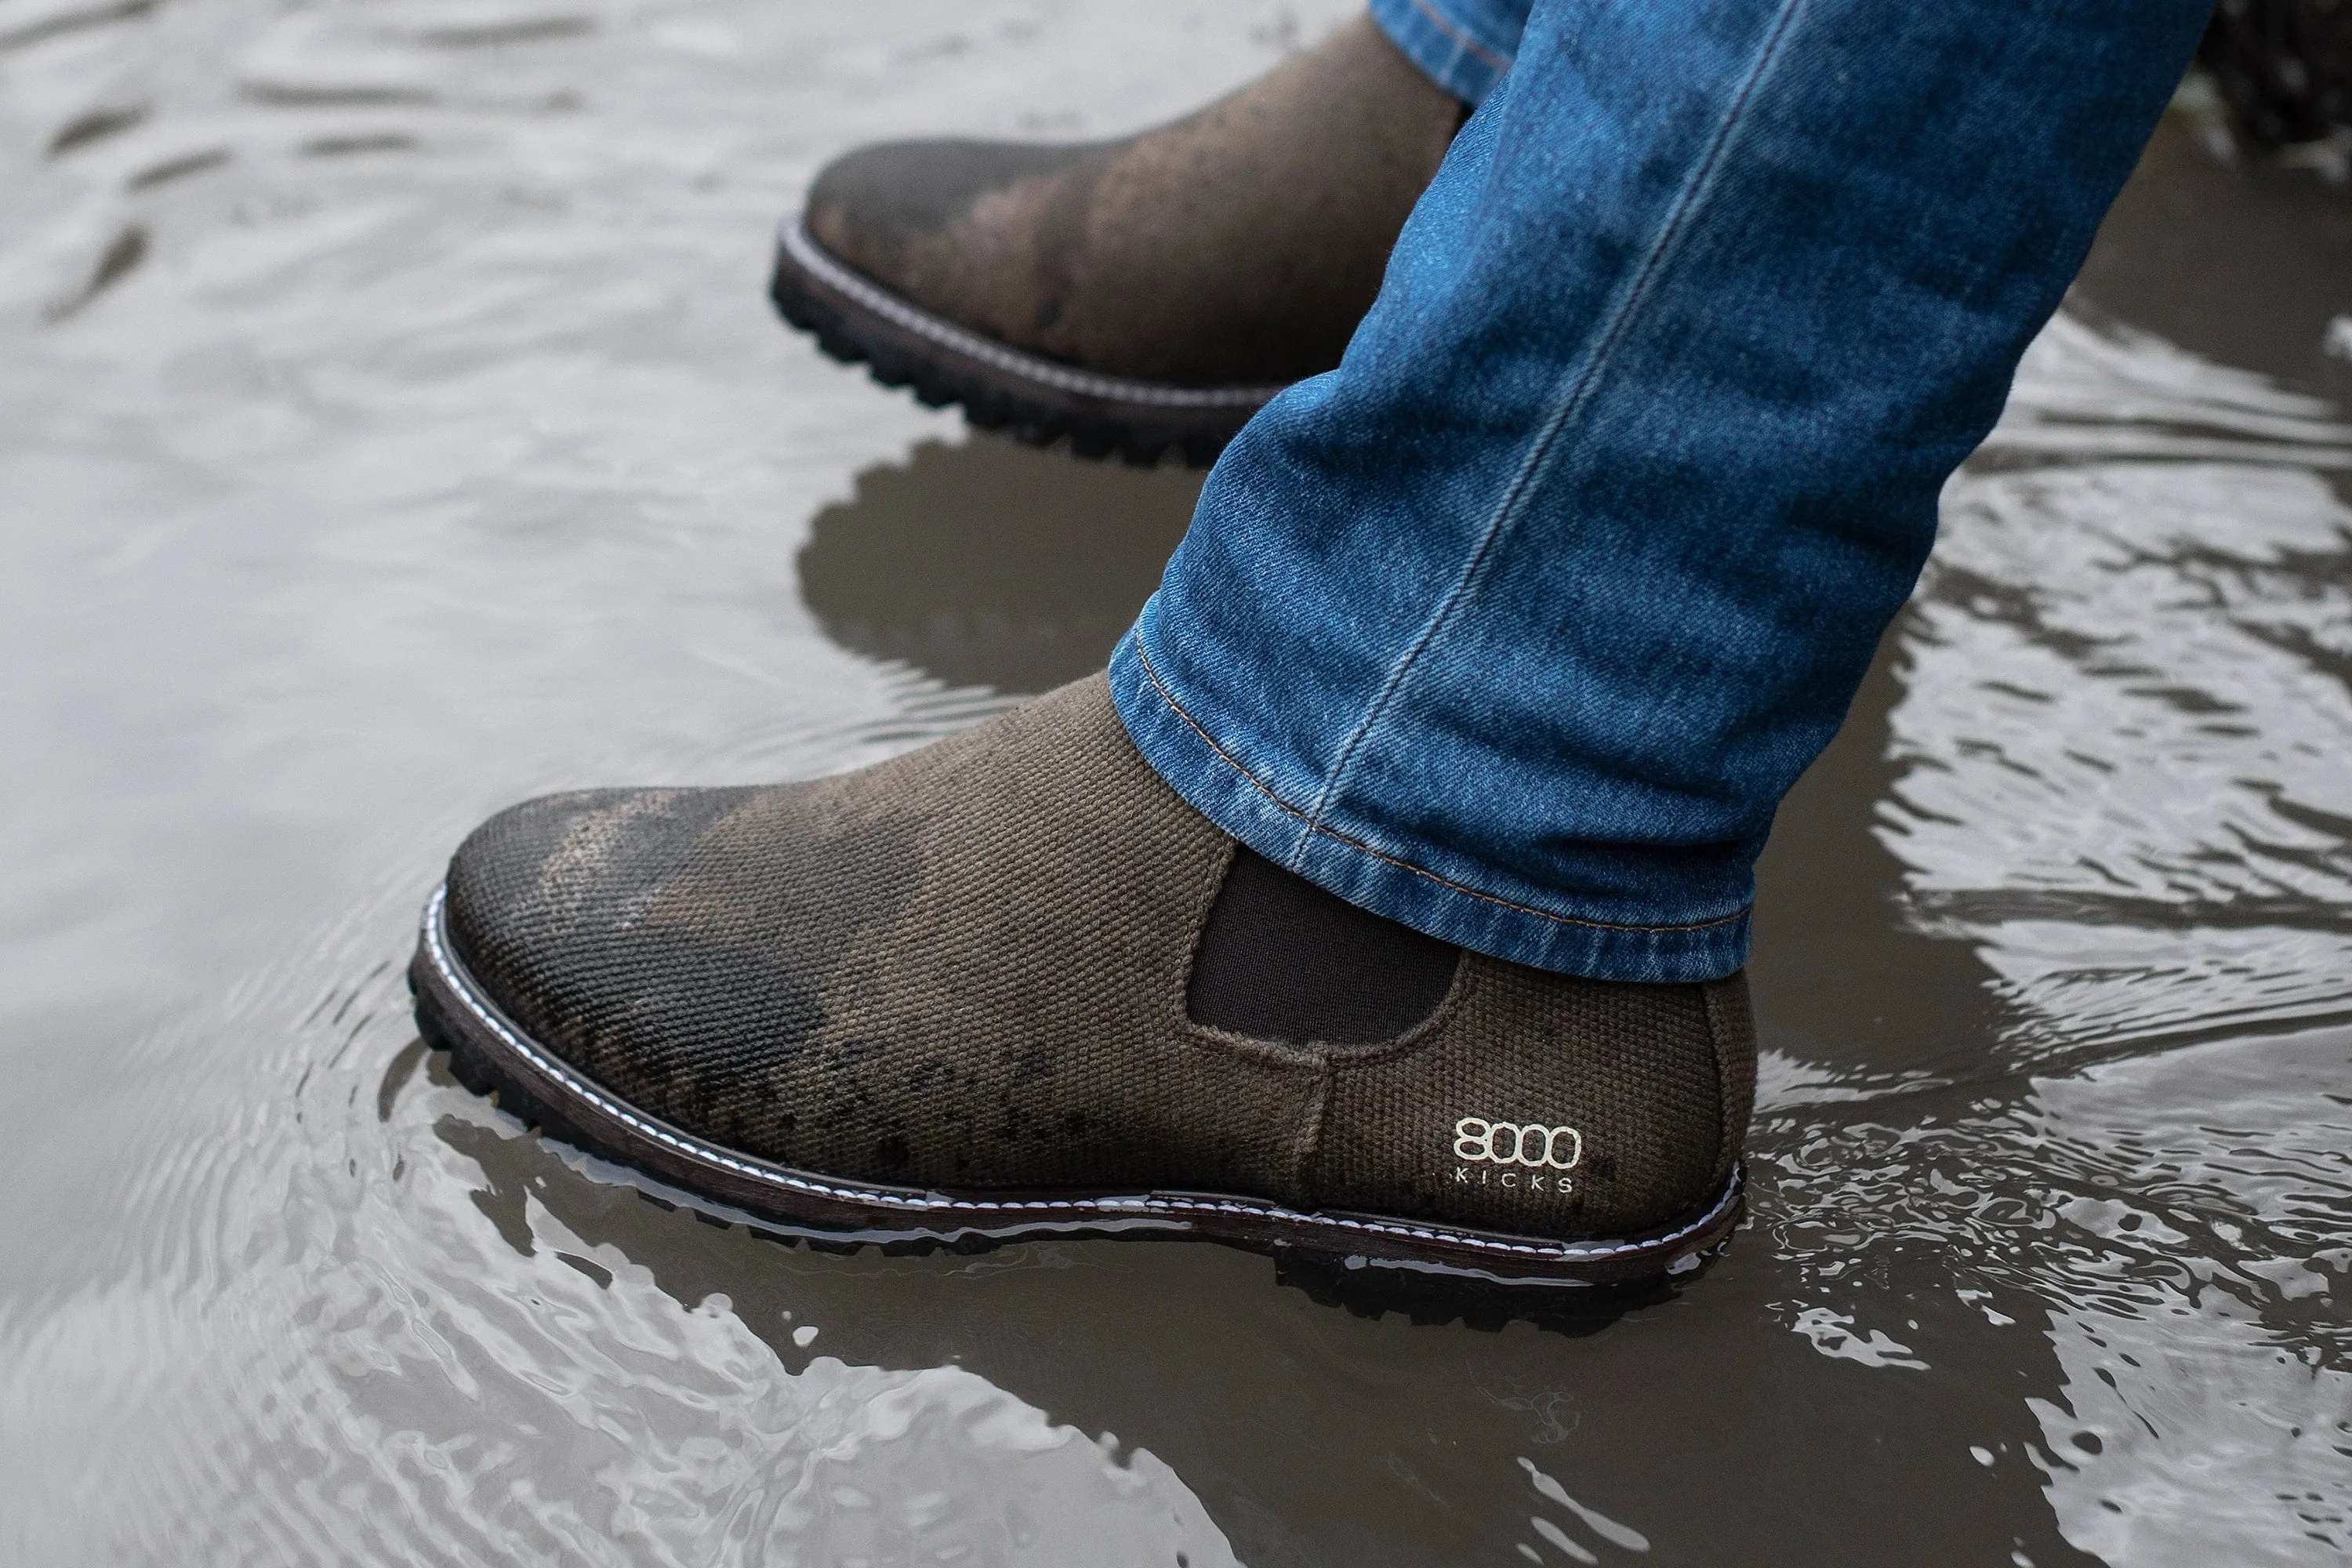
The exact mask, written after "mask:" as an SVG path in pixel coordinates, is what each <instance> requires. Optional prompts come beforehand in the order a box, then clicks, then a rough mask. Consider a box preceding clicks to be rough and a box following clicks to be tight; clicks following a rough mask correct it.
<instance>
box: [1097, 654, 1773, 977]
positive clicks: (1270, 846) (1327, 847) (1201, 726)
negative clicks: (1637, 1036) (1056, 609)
mask: <svg viewBox="0 0 2352 1568" xmlns="http://www.w3.org/2000/svg"><path fill="white" fill-rule="evenodd" d="M1149 618H1150V615H1149V612H1148V611H1147V612H1146V620H1147V622H1148V621H1149ZM1140 629H1141V628H1139V630H1138V631H1131V632H1129V634H1128V635H1127V636H1126V637H1124V638H1122V639H1121V640H1120V642H1119V645H1118V649H1117V650H1116V651H1114V652H1113V653H1112V655H1111V660H1110V689H1111V700H1112V702H1113V703H1114V704H1115V705H1116V706H1117V707H1118V716H1119V720H1120V721H1121V722H1122V723H1123V724H1125V725H1126V726H1127V732H1128V735H1129V739H1131V740H1133V741H1134V742H1135V746H1136V749H1137V750H1138V751H1139V752H1142V753H1143V759H1144V761H1145V762H1147V763H1150V764H1151V767H1152V769H1153V771H1154V772H1156V773H1159V774H1160V777H1161V778H1162V779H1165V780H1166V781H1167V782H1168V785H1169V787H1170V788H1171V789H1173V790H1174V791H1175V792H1176V793H1177V794H1178V795H1181V796H1182V797H1183V798H1184V801H1185V803H1186V804H1187V805H1190V806H1192V809H1193V810H1195V811H1197V812H1199V813H1200V814H1201V815H1202V816H1205V817H1207V818H1208V819H1209V820H1210V821H1211V822H1213V823H1215V824H1216V825H1217V826H1219V827H1220V828H1222V829H1223V830H1224V831H1225V832H1226V833H1228V834H1230V835H1232V836H1233V837H1234V838H1237V839H1239V840H1240V841H1241V842H1242V843H1244V844H1246V845H1248V846H1249V847H1251V848H1252V849H1255V850H1256V851H1257V852H1258V853H1259V854H1260V855H1263V856H1265V858H1267V859H1269V860H1271V861H1273V862H1274V863H1275V864H1276V865H1277V866H1286V867H1288V868H1290V869H1292V870H1293V871H1296V872H1297V873H1298V875H1300V876H1301V877H1304V878H1306V879H1307V880H1308V881H1310V882H1312V883H1314V884H1315V885H1316V886H1318V887H1319V888H1321V889H1324V890H1325V891H1327V892H1330V893H1334V894H1336V895H1338V896H1339V897H1340V898H1342V899H1345V900H1348V901H1349V903H1351V904H1355V905H1357V906H1359V907H1360V908H1362V909H1368V910H1371V911H1372V912H1373V913H1375V914H1381V915H1386V916H1387V917H1388V918H1389V919H1391V920H1392V921H1397V922H1398V923H1400V924H1402V925H1408V926H1411V927H1412V928H1413V929H1414V930H1415V931H1423V932H1425V933H1427V934H1428V935H1431V936H1433V937H1438V938H1440V939H1442V940H1444V941H1446V942H1453V943H1454V944H1455V945H1457V946H1460V947H1466V948H1468V949H1470V950H1471V951H1472V952H1483V953H1485V954H1486V955H1487V956H1488V957H1490V958H1501V959H1507V960H1509V961H1510V962H1512V963H1524V964H1527V965H1528V966H1529V967H1531V968H1536V969H1548V970H1551V971H1554V972H1556V973H1562V974H1580V975H1583V976H1585V977H1586V978H1588V979H1592V980H1623V981H1640V982H1646V983H1651V984H1683V983H1688V982H1693V981H1702V980H1720V979H1722V978H1723V977H1724V976H1725V975H1727V974H1729V973H1733V972H1734V971H1735V970H1737V969H1738V968H1739V966H1740V965H1741V964H1743V963H1746V962H1747V960H1748V910H1740V911H1738V913H1737V914H1734V915H1730V916H1727V917H1726V918H1725V919H1722V920H1719V921H1709V922H1706V923H1705V924H1699V925H1658V926H1646V925H1640V924H1633V923H1627V924H1617V923H1613V922H1605V921H1582V920H1577V919H1573V918H1571V917H1569V916H1567V915H1563V914H1557V913H1552V912H1549V911H1546V910H1538V909H1535V908H1532V907H1530V906H1528V905H1527V904H1523V903H1519V902H1516V901H1513V900H1508V899H1505V898H1500V897H1497V896H1496V895H1494V894H1492V893H1487V892H1482V891H1480V890H1479V889H1475V888H1470V887H1466V886H1465V885H1463V884H1461V883H1458V882H1454V881H1452V880H1449V879H1445V878H1443V877H1440V876H1438V875H1437V874H1436V873H1434V872H1432V871H1428V870H1424V869H1423V868H1420V867H1417V866H1415V865H1413V864H1412V863H1411V861H1410V860H1409V859H1407V858H1404V857H1402V856H1398V855H1392V854H1389V853H1386V852H1384V851H1383V850H1381V849H1380V848H1376V847H1372V846H1370V845H1368V844H1363V843H1359V842H1357V841H1355V840H1353V839H1350V838H1347V837H1341V836H1339V835H1338V834H1336V833H1333V832H1332V831H1330V830H1329V829H1328V828H1323V827H1313V828H1310V827H1309V826H1307V817H1306V814H1305V812H1303V811H1301V810H1300V809H1298V808H1297V806H1296V805H1292V804H1290V803H1287V802H1285V801H1283V800H1282V799H1280V798H1279V797H1278V796H1276V795H1275V793H1274V792H1273V791H1272V790H1271V789H1269V788H1268V787H1267V786H1266V785H1265V784H1262V783H1260V782H1259V781H1258V780H1257V779H1256V778H1255V776H1253V775H1252V774H1251V773H1249V772H1247V771H1246V770H1245V767H1244V763H1242V762H1241V761H1240V760H1238V759H1236V758H1235V757H1234V755H1233V753H1232V752H1230V751H1229V750H1228V749H1227V748H1226V746H1225V745H1224V744H1223V742H1220V740H1219V739H1218V738H1217V737H1216V736H1215V735H1213V733H1212V732H1211V726H1212V725H1213V720H1205V719H1203V718H1201V717H1198V716H1196V715H1195V714H1194V713H1193V712H1192V711H1191V710H1190V708H1189V706H1188V705H1185V704H1183V703H1182V701H1181V699H1180V698H1179V697H1178V696H1177V694H1176V693H1174V692H1172V691H1171V690H1170V689H1169V688H1168V687H1167V685H1166V684H1165V682H1164V680H1163V679H1162V678H1161V676H1160V672H1159V671H1158V670H1157V669H1156V668H1154V667H1153V663H1152V661H1151V660H1150V658H1149V657H1148V656H1147V654H1146V652H1145V650H1144V647H1143V644H1142V642H1141V641H1140V640H1139V631H1140Z"/></svg>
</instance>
